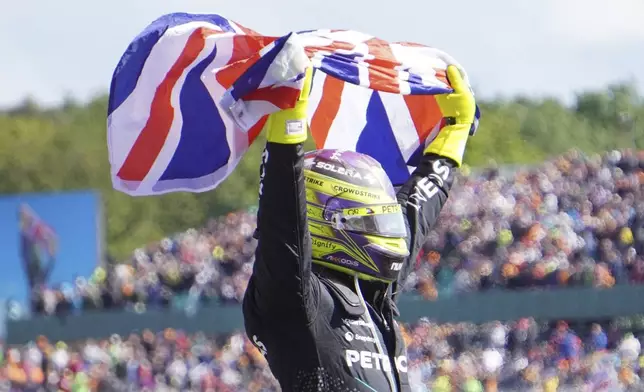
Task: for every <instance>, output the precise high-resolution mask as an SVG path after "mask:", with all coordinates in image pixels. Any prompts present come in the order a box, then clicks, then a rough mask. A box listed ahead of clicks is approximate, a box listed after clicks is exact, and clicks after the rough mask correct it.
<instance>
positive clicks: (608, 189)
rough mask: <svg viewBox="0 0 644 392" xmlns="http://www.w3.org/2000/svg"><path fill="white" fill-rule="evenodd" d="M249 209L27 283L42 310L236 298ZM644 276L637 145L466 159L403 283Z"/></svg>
mask: <svg viewBox="0 0 644 392" xmlns="http://www.w3.org/2000/svg"><path fill="white" fill-rule="evenodd" d="M255 218H256V211H255V210H253V209H251V210H249V211H240V212H236V213H230V214H228V215H227V216H225V217H223V218H220V219H216V220H212V221H210V222H209V223H208V224H207V226H206V227H204V228H201V229H199V230H195V229H190V230H188V231H186V232H183V233H178V234H175V235H173V236H171V237H167V238H164V239H163V240H161V241H160V242H158V243H154V244H150V245H148V246H146V247H143V248H140V249H137V250H135V251H134V252H133V254H132V256H131V258H130V259H129V260H127V261H126V262H124V263H120V264H115V265H114V266H111V267H109V268H107V269H104V268H98V269H97V270H96V271H95V272H94V274H93V275H92V276H90V277H79V278H77V279H76V281H75V282H72V283H70V284H66V285H62V286H60V287H49V288H48V287H39V288H37V289H36V290H35V291H34V293H33V294H34V295H33V303H32V310H33V311H35V312H36V313H40V314H53V313H64V312H69V311H76V310H78V309H95V308H107V309H111V308H132V309H134V310H137V311H143V310H145V309H146V308H148V307H168V306H176V307H179V308H188V309H189V308H190V307H194V306H195V304H197V303H198V302H208V301H219V302H238V301H240V299H241V298H242V296H243V293H244V290H245V288H246V284H247V281H248V278H249V276H250V273H251V270H252V264H253V261H254V254H253V252H254V249H255V245H256V244H255V240H254V239H253V236H252V234H253V232H254V229H255V224H256V223H255V222H256V219H255ZM629 282H630V283H642V282H644V151H642V152H638V153H636V152H633V151H613V152H610V153H607V154H604V155H602V156H600V155H593V156H585V155H581V154H579V153H577V152H570V153H568V154H566V155H564V156H561V157H559V158H557V159H554V160H552V161H549V162H546V163H544V164H542V165H540V166H537V167H530V168H521V169H517V170H515V171H513V172H512V173H510V174H507V173H506V174H503V173H501V172H500V171H499V170H496V169H489V170H486V171H485V172H483V173H477V174H472V173H467V170H465V171H464V173H462V174H461V175H460V177H459V178H458V180H457V182H456V184H455V185H454V188H453V191H452V193H451V195H450V198H449V200H448V203H447V205H446V206H445V208H444V210H443V212H442V213H441V216H440V219H439V223H438V225H437V227H436V228H435V230H433V231H432V233H431V234H430V236H429V239H428V241H427V243H426V245H425V247H424V248H423V252H422V253H421V255H420V257H419V268H418V269H417V271H416V272H415V273H414V274H412V275H411V276H410V279H409V280H408V286H407V289H408V290H418V292H420V293H421V294H423V295H424V296H425V297H427V298H436V297H437V296H441V295H442V296H445V295H454V294H459V293H463V292H471V291H477V290H487V289H492V288H507V289H524V288H538V287H549V286H594V287H601V288H606V287H611V286H613V285H614V284H621V283H629Z"/></svg>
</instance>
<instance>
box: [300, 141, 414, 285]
mask: <svg viewBox="0 0 644 392" xmlns="http://www.w3.org/2000/svg"><path fill="white" fill-rule="evenodd" d="M304 175H305V178H306V179H305V181H306V202H307V216H308V222H309V230H310V232H311V239H312V253H313V262H314V263H316V264H319V265H323V266H325V267H328V268H332V269H334V270H338V271H342V272H345V273H348V274H350V275H356V274H357V275H358V277H359V278H360V279H365V280H379V281H384V282H392V281H394V280H396V279H397V277H398V274H399V272H400V270H401V268H402V266H403V262H404V260H405V259H406V258H407V257H408V256H409V250H408V246H407V242H406V240H405V239H406V237H407V226H406V224H405V219H404V217H403V214H402V210H401V207H400V204H398V201H397V200H396V192H395V191H394V188H393V186H392V184H391V181H390V180H389V178H388V177H387V174H386V173H385V171H384V170H383V169H382V166H380V163H378V161H376V160H375V159H373V158H372V157H370V156H368V155H365V154H360V153H357V152H353V151H342V150H329V149H327V150H316V151H311V152H309V153H307V154H306V155H305V157H304Z"/></svg>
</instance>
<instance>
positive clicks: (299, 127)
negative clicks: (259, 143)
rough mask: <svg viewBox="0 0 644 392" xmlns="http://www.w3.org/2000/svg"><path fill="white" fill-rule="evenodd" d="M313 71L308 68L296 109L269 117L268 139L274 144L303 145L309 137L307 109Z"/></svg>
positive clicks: (267, 122)
mask: <svg viewBox="0 0 644 392" xmlns="http://www.w3.org/2000/svg"><path fill="white" fill-rule="evenodd" d="M312 76H313V69H312V68H310V67H309V68H307V70H306V75H305V77H304V87H303V88H302V92H301V93H300V98H299V99H298V101H297V103H296V104H295V107H294V108H292V109H285V110H280V111H279V112H275V113H273V114H271V115H270V116H268V120H267V121H266V124H265V125H264V129H266V131H267V132H266V133H267V134H266V139H267V140H268V141H269V142H272V143H279V144H298V143H303V142H304V141H305V140H306V139H307V136H308V126H307V109H308V103H309V93H310V91H311V79H312Z"/></svg>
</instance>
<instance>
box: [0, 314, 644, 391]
mask: <svg viewBox="0 0 644 392" xmlns="http://www.w3.org/2000/svg"><path fill="white" fill-rule="evenodd" d="M403 335H404V338H405V340H406V341H407V344H408V360H409V376H410V382H411V384H412V386H413V388H412V390H413V391H414V392H429V391H433V392H456V391H463V392H483V391H487V392H495V391H516V392H518V391H522V392H532V391H544V392H550V391H576V392H590V391H599V390H602V391H644V382H643V381H642V376H644V356H643V355H642V352H641V340H640V339H641V337H640V336H635V335H634V334H633V333H632V332H628V331H627V330H626V331H625V330H623V329H620V328H619V327H618V325H616V324H614V323H612V324H611V323H609V324H608V325H607V326H606V329H605V330H604V328H603V327H602V326H601V325H599V324H593V325H592V326H590V328H584V327H581V326H580V327H578V328H576V329H575V328H571V327H569V326H568V325H567V324H566V323H565V322H559V323H557V324H555V325H549V324H543V325H542V324H539V323H537V322H536V321H535V320H532V319H522V320H518V321H516V322H512V323H500V322H492V323H489V324H485V325H473V324H466V323H461V324H434V323H432V322H430V321H429V320H420V321H419V322H417V323H415V324H413V325H405V326H403ZM0 361H1V362H2V366H1V367H0V369H1V372H0V390H2V391H8V390H11V391H34V392H35V391H41V390H56V391H65V392H66V391H70V392H84V391H98V392H100V391H106V392H118V391H159V392H163V391H206V392H210V391H218V392H237V391H240V392H241V391H247V392H268V391H278V390H279V389H278V387H277V385H276V383H275V380H274V379H273V378H272V376H271V373H270V371H269V369H268V367H267V365H266V362H265V360H264V358H263V356H262V355H261V354H260V353H259V351H258V350H257V349H256V348H255V347H254V346H253V345H252V344H251V343H250V341H248V340H247V339H246V337H245V335H244V334H242V333H236V334H232V335H228V336H218V337H208V336H205V335H202V334H195V335H186V334H184V333H182V332H181V331H176V330H171V329H168V330H165V331H163V332H159V333H153V332H151V331H144V332H143V333H142V334H140V335H138V334H133V335H130V336H125V337H121V336H118V335H113V336H111V337H109V338H108V339H104V340H87V341H83V342H76V343H64V342H49V341H47V339H46V338H44V337H41V338H39V339H37V341H35V342H32V343H29V344H26V345H24V346H15V347H6V348H4V350H2V357H1V358H0Z"/></svg>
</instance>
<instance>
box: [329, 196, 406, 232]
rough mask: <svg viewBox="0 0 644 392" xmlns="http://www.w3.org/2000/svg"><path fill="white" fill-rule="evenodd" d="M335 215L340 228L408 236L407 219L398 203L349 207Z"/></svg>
mask: <svg viewBox="0 0 644 392" xmlns="http://www.w3.org/2000/svg"><path fill="white" fill-rule="evenodd" d="M334 215H335V224H336V225H337V226H338V228H339V229H343V230H347V231H353V232H357V233H365V234H372V235H379V236H385V237H406V236H407V227H406V225H405V219H404V217H403V214H402V211H401V208H400V204H397V203H394V204H383V205H376V206H369V207H359V208H347V209H344V210H342V211H339V212H337V213H336V214H334Z"/></svg>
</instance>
